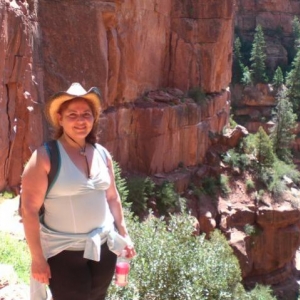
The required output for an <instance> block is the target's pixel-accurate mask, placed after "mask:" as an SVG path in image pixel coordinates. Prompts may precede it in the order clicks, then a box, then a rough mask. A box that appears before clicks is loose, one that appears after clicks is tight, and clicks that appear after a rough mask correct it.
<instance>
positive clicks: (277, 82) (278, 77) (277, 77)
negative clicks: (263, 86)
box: [272, 67, 284, 89]
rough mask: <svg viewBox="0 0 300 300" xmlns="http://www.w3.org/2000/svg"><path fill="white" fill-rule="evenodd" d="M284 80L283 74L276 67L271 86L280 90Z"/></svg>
mask: <svg viewBox="0 0 300 300" xmlns="http://www.w3.org/2000/svg"><path fill="white" fill-rule="evenodd" d="M283 82H284V79H283V73H282V70H281V68H280V67H277V69H276V71H275V73H274V77H273V82H272V83H273V85H274V87H275V88H277V89H278V88H280V87H281V86H282V85H283Z"/></svg>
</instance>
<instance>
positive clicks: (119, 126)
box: [100, 91, 230, 175]
mask: <svg viewBox="0 0 300 300" xmlns="http://www.w3.org/2000/svg"><path fill="white" fill-rule="evenodd" d="M170 93H171V91H170ZM157 94H158V93H152V94H149V95H148V97H147V101H148V102H146V103H145V101H141V102H140V101H137V102H135V103H134V104H132V105H131V106H130V107H123V108H119V109H118V110H112V111H111V112H107V113H106V114H105V115H103V117H102V119H101V128H103V130H101V136H100V138H101V141H102V143H103V144H105V145H106V146H107V148H108V149H109V150H110V151H111V153H113V154H114V156H115V158H116V160H117V161H118V162H119V163H120V165H121V166H123V167H124V168H125V169H126V170H131V171H139V172H142V173H144V174H149V175H151V174H155V173H158V172H171V171H173V170H174V169H176V168H177V167H178V165H179V164H183V165H184V166H195V165H197V164H198V163H201V162H203V160H204V158H205V155H206V152H207V150H208V149H209V147H210V146H211V144H212V141H211V139H210V137H209V132H213V133H218V134H221V132H222V129H223V127H224V126H225V125H226V124H227V122H228V116H229V108H230V101H229V95H230V94H229V93H228V92H227V91H223V92H222V93H220V94H218V95H215V96H213V97H210V99H207V100H206V102H205V103H203V104H202V105H197V104H196V103H194V101H190V100H189V99H186V100H183V102H181V101H179V99H178V98H177V101H179V102H180V103H179V104H176V105H171V103H172V101H169V102H168V101H165V102H163V103H162V102H160V101H158V100H155V99H157V96H156V95H157ZM168 97H170V94H169V93H164V99H168ZM173 98H174V96H173ZM175 99H176V98H175ZM105 128H109V129H110V130H105Z"/></svg>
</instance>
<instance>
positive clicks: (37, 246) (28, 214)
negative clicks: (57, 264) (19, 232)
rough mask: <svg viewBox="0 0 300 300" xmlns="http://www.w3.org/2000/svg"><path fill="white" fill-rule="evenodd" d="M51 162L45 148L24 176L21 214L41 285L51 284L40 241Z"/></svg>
mask: <svg viewBox="0 0 300 300" xmlns="http://www.w3.org/2000/svg"><path fill="white" fill-rule="evenodd" d="M49 170H50V160H49V157H48V154H47V152H46V150H45V148H44V147H40V148H38V149H37V150H36V151H34V153H33V154H32V156H31V158H30V159H29V161H28V163H27V164H26V166H25V169H24V172H23V175H22V196H21V197H22V202H21V212H22V219H23V224H24V230H25V236H26V240H27V243H28V246H29V250H30V254H31V259H32V263H31V273H32V276H33V278H34V279H36V280H37V281H39V282H41V283H46V284H48V283H49V278H50V277H51V273H50V268H49V265H48V263H47V261H46V259H45V258H44V255H43V251H42V246H41V241H40V222H39V210H40V208H41V207H42V205H43V203H44V198H45V195H46V191H47V187H48V177H47V175H48V173H49Z"/></svg>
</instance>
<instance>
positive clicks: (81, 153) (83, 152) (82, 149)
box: [64, 132, 91, 178]
mask: <svg viewBox="0 0 300 300" xmlns="http://www.w3.org/2000/svg"><path fill="white" fill-rule="evenodd" d="M64 134H65V135H66V136H67V137H68V138H69V139H70V140H71V141H72V142H74V143H75V144H77V145H78V146H79V148H80V151H79V154H80V155H82V156H84V158H85V163H86V168H87V177H88V178H91V174H90V166H89V162H88V159H87V156H86V152H85V149H86V143H85V144H84V146H83V147H81V146H80V144H79V143H77V142H76V141H75V140H74V139H73V138H71V137H70V136H69V135H68V134H66V133H65V132H64Z"/></svg>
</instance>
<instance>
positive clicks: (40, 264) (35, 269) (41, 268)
mask: <svg viewBox="0 0 300 300" xmlns="http://www.w3.org/2000/svg"><path fill="white" fill-rule="evenodd" d="M31 274H32V277H33V278H34V279H35V280H37V281H39V282H40V283H45V284H49V279H50V278H51V271H50V267H49V264H48V262H47V261H46V259H45V258H44V257H41V258H38V259H33V260H32V262H31Z"/></svg>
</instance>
